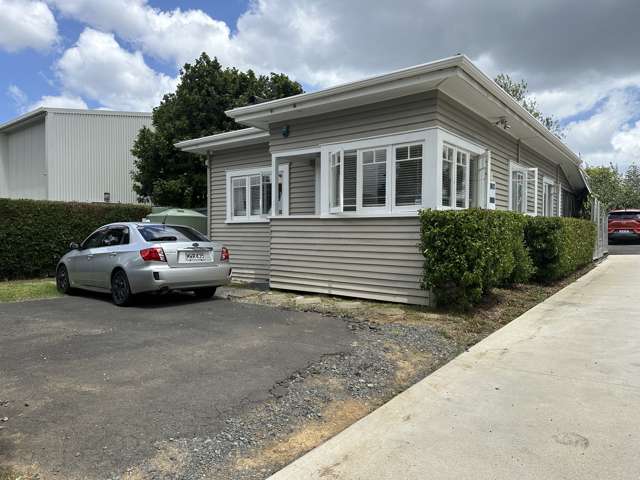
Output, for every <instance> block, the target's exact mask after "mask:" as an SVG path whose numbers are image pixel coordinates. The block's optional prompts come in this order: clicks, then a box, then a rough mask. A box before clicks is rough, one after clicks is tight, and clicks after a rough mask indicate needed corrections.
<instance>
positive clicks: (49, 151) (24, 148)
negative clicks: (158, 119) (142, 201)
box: [0, 108, 151, 203]
mask: <svg viewBox="0 0 640 480" xmlns="http://www.w3.org/2000/svg"><path fill="white" fill-rule="evenodd" d="M150 125H151V114H150V113H139V112H113V111H106V110H71V109H62V108H38V109H37V110H34V111H32V112H29V113H26V114H24V115H22V116H20V117H17V118H15V119H14V120H11V121H9V122H6V123H3V124H1V125H0V198H2V197H4V198H29V199H37V200H64V201H80V202H105V201H107V202H122V203H135V202H137V198H136V194H135V192H134V191H133V188H132V180H131V173H130V172H131V170H132V169H133V161H134V157H133V155H131V147H133V142H134V140H135V138H136V136H137V135H138V131H139V130H140V129H141V128H142V127H143V126H150Z"/></svg>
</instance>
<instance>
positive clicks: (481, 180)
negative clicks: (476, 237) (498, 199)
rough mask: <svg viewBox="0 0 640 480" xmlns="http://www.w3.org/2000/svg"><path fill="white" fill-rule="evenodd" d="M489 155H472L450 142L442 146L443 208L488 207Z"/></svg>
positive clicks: (441, 206) (441, 182)
mask: <svg viewBox="0 0 640 480" xmlns="http://www.w3.org/2000/svg"><path fill="white" fill-rule="evenodd" d="M488 161H489V160H488V153H487V152H485V153H484V154H483V155H480V154H478V153H474V152H471V151H469V150H467V149H464V148H461V147H459V146H456V145H454V144H452V143H449V142H443V144H442V158H441V172H442V176H441V178H440V192H441V196H440V208H443V209H465V208H472V207H475V208H477V207H486V206H487V202H488V199H487V194H488V188H489V185H488V182H489V172H488V170H489V165H488Z"/></svg>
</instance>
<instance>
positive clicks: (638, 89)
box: [0, 0, 640, 170]
mask: <svg viewBox="0 0 640 480" xmlns="http://www.w3.org/2000/svg"><path fill="white" fill-rule="evenodd" d="M0 25H1V26H2V27H1V28H0V122H4V121H7V120H10V119H11V118H13V117H15V116H17V115H19V114H21V113H24V112H27V111H29V110H32V109H34V108H37V107H38V106H42V105H45V106H51V107H68V108H107V109H114V110H135V111H150V110H151V109H152V108H153V107H154V106H156V105H157V104H158V103H159V102H160V100H161V98H162V96H163V95H164V94H165V93H168V92H171V91H173V90H174V89H175V86H176V84H177V82H178V76H179V69H180V67H181V66H182V65H184V63H187V62H192V61H193V60H194V59H195V58H196V57H198V56H199V55H200V53H201V52H203V51H206V52H207V53H208V54H209V55H210V56H212V57H213V56H215V57H217V58H218V59H219V60H220V61H221V62H222V63H223V64H224V65H227V66H235V67H238V68H241V69H248V68H252V69H254V70H255V71H257V72H259V73H269V72H272V71H274V72H283V73H286V74H287V75H289V76H290V77H292V78H293V79H295V80H298V81H299V82H300V83H302V84H303V86H304V88H305V90H306V91H313V90H317V89H321V88H325V87H328V86H331V85H335V84H338V83H343V82H346V81H351V80H356V79H359V78H363V77H366V76H370V75H375V74H378V73H384V72H386V71H389V70H393V69H397V68H402V67H407V66H411V65H416V64H419V63H425V62H429V61H432V60H436V59H439V58H444V57H448V56H451V55H454V54H456V53H464V54H465V55H467V56H468V57H469V58H470V59H471V60H472V61H474V62H475V63H476V64H477V65H478V66H479V67H480V68H481V69H483V70H484V71H485V73H487V74H488V75H490V76H492V77H493V76H495V75H496V74H498V73H508V74H510V75H511V76H512V77H514V78H515V79H521V78H523V79H526V80H527V82H528V84H529V89H530V91H531V93H532V95H533V96H534V97H535V98H536V99H537V101H538V105H539V107H540V109H541V110H542V111H543V112H544V113H545V114H551V115H554V116H555V117H557V118H558V119H559V120H560V122H561V124H562V126H563V127H564V129H565V132H566V138H565V141H566V143H567V144H568V145H569V147H571V148H572V149H573V150H574V151H575V152H576V153H579V154H580V155H581V157H582V159H583V160H584V162H585V163H586V164H587V165H589V166H596V165H609V164H610V163H613V164H614V165H617V166H619V167H620V168H621V169H623V170H624V169H625V168H626V166H627V165H629V164H631V163H640V54H638V45H640V28H639V27H638V25H640V1H638V0H588V1H584V0H535V1H518V0H513V1H511V2H507V1H504V0H483V1H477V0H456V1H455V2H454V1H447V0H395V1H393V0H389V1H382V0H348V1H345V0H187V1H177V0H0Z"/></svg>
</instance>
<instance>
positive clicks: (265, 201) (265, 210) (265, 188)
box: [262, 174, 271, 215]
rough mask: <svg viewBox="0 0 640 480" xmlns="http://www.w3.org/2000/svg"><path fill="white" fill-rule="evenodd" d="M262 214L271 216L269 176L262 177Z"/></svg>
mask: <svg viewBox="0 0 640 480" xmlns="http://www.w3.org/2000/svg"><path fill="white" fill-rule="evenodd" d="M262 214H263V215H271V175H266V174H263V175H262Z"/></svg>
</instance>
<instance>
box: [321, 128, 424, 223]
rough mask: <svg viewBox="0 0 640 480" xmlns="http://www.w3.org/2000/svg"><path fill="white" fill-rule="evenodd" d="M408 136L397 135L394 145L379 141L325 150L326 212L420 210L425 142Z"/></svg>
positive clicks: (354, 143)
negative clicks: (327, 187) (326, 173)
mask: <svg viewBox="0 0 640 480" xmlns="http://www.w3.org/2000/svg"><path fill="white" fill-rule="evenodd" d="M407 137H412V136H411V135H408V136H400V137H399V138H398V140H400V141H399V142H397V143H394V142H390V141H389V139H385V138H381V139H379V140H378V141H377V142H376V140H372V141H362V142H353V143H352V144H346V145H342V146H339V145H336V146H334V147H331V146H329V147H327V149H328V153H327V156H328V185H329V213H352V214H359V213H363V214H379V213H380V214H383V213H392V212H394V211H407V210H409V211H417V210H418V209H419V208H421V205H422V195H423V193H422V188H423V187H422V184H423V182H422V169H423V159H424V157H423V152H424V139H419V138H416V139H415V141H406V140H412V138H407ZM414 137H415V136H414ZM385 140H386V141H385Z"/></svg>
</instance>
